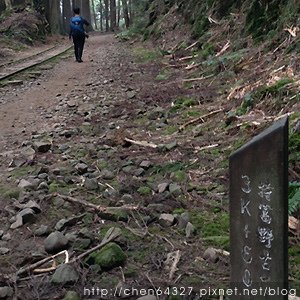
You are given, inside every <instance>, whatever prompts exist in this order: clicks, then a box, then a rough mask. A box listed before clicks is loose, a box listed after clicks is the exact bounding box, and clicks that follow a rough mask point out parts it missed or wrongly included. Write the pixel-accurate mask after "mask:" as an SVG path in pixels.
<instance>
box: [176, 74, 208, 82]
mask: <svg viewBox="0 0 300 300" xmlns="http://www.w3.org/2000/svg"><path fill="white" fill-rule="evenodd" d="M213 76H214V74H210V75H208V76H204V77H198V78H188V79H183V80H182V81H183V82H193V81H201V80H204V79H207V78H211V77H213Z"/></svg>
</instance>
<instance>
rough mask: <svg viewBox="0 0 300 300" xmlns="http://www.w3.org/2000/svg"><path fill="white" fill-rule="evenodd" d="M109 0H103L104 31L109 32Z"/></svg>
mask: <svg viewBox="0 0 300 300" xmlns="http://www.w3.org/2000/svg"><path fill="white" fill-rule="evenodd" d="M108 1H109V0H104V16H105V31H109V2H108Z"/></svg>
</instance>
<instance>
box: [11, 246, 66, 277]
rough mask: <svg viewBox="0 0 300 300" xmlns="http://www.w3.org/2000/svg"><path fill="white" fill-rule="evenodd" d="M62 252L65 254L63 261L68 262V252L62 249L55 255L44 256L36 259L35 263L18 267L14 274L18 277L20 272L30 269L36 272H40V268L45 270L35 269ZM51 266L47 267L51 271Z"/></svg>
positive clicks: (29, 270) (27, 271)
mask: <svg viewBox="0 0 300 300" xmlns="http://www.w3.org/2000/svg"><path fill="white" fill-rule="evenodd" d="M62 254H65V256H66V260H65V262H66V263H67V262H69V253H68V252H67V251H66V250H64V251H62V252H59V253H57V254H55V255H51V256H49V257H46V258H44V259H42V260H40V261H38V262H36V263H34V264H32V265H30V266H28V267H26V268H21V269H19V270H18V271H17V274H16V275H17V277H18V276H20V275H22V274H24V273H29V272H31V271H37V272H38V273H40V271H41V270H46V269H37V268H38V267H40V266H42V265H44V264H45V263H47V262H49V261H53V260H54V259H55V258H56V257H58V256H61V255H62ZM52 268H53V266H52V267H51V268H49V270H50V269H51V271H53V269H52ZM54 270H55V269H54Z"/></svg>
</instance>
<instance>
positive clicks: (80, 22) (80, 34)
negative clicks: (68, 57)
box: [69, 7, 90, 63]
mask: <svg viewBox="0 0 300 300" xmlns="http://www.w3.org/2000/svg"><path fill="white" fill-rule="evenodd" d="M73 12H74V17H72V18H71V20H70V34H69V39H71V37H73V43H74V51H75V58H76V61H77V62H79V63H81V62H82V52H83V47H84V42H85V38H88V37H89V36H88V35H87V34H86V32H85V29H84V25H86V26H89V25H90V24H89V22H88V21H86V20H85V19H84V18H82V17H81V16H80V8H78V7H76V8H74V9H73Z"/></svg>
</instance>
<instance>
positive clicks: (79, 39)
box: [73, 34, 85, 61]
mask: <svg viewBox="0 0 300 300" xmlns="http://www.w3.org/2000/svg"><path fill="white" fill-rule="evenodd" d="M84 42H85V35H84V34H77V35H73V43H74V51H75V58H76V60H77V61H78V60H81V58H82V52H83V47H84Z"/></svg>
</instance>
